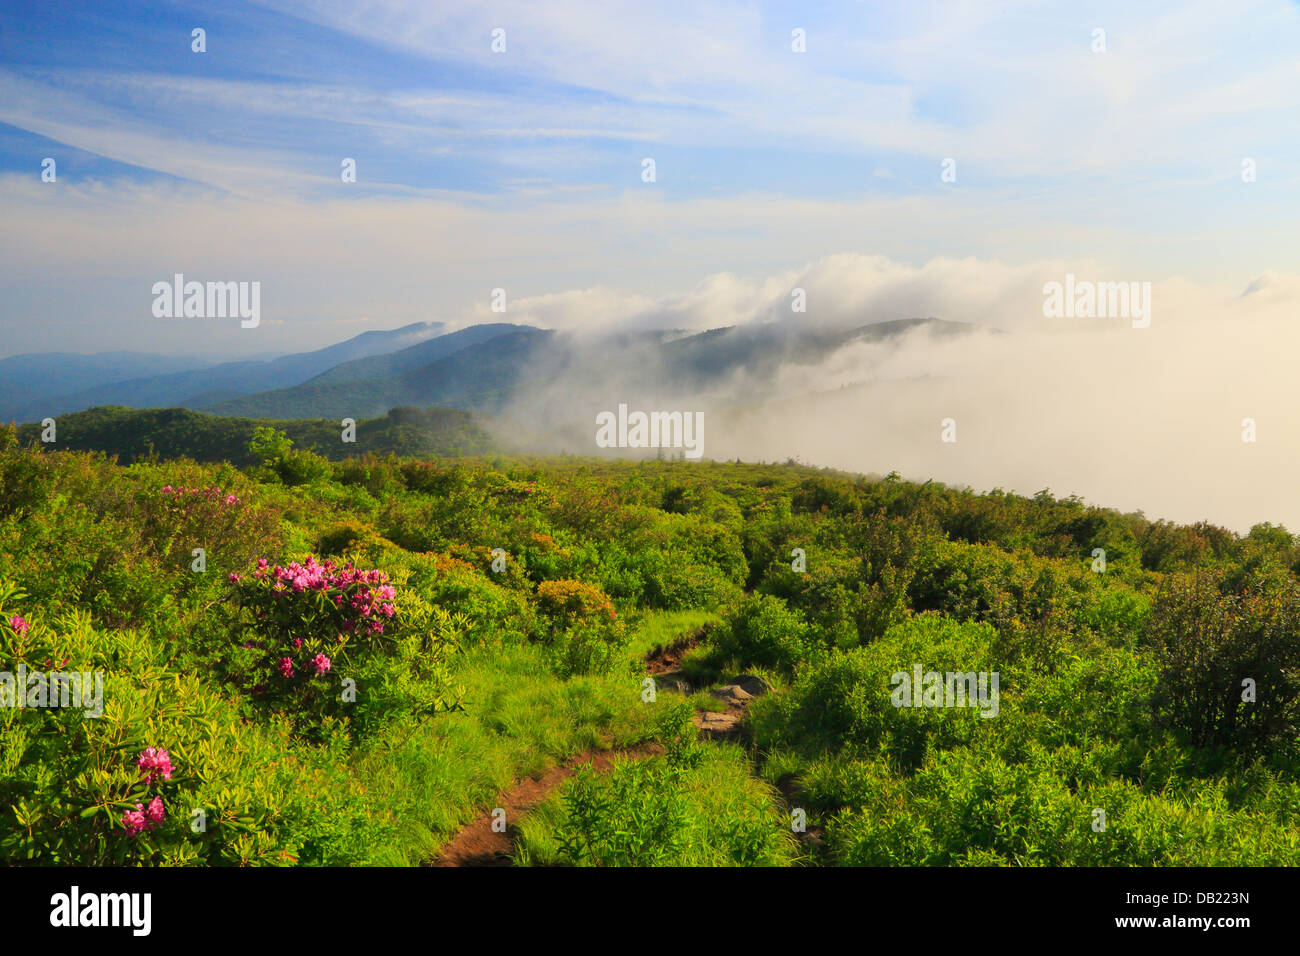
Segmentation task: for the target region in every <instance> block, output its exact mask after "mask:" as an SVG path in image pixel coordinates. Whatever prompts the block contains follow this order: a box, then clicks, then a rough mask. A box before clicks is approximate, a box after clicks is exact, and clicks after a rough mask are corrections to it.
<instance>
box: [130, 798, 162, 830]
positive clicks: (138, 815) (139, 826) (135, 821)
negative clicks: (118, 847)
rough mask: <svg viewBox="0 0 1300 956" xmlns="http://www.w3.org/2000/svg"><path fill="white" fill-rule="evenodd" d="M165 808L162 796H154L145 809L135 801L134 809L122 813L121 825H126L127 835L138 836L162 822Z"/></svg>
mask: <svg viewBox="0 0 1300 956" xmlns="http://www.w3.org/2000/svg"><path fill="white" fill-rule="evenodd" d="M166 815H167V809H166V807H164V806H163V799H162V797H154V798H153V799H152V800H150V801H149V806H148V808H147V809H146V807H145V805H144V804H143V803H137V804H136V805H135V809H134V810H128V811H126V813H124V814H122V826H124V827H126V835H127V836H139V835H140V834H141V833H143V832H144V831H146V830H152V829H154V828H155V827H157V826H158V825H159V824H161V823H162V822H163V817H165V816H166Z"/></svg>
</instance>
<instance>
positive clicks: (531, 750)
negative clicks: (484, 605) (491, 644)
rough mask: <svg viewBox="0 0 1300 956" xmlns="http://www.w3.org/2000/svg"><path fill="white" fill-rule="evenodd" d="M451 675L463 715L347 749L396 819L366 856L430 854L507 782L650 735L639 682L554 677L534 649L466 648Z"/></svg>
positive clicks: (650, 709) (402, 858)
mask: <svg viewBox="0 0 1300 956" xmlns="http://www.w3.org/2000/svg"><path fill="white" fill-rule="evenodd" d="M457 680H458V681H459V682H460V683H462V684H464V685H465V687H466V699H465V710H464V711H463V712H461V713H455V714H451V715H448V716H443V717H439V718H437V719H436V720H424V721H420V722H418V723H417V722H412V723H411V724H410V725H409V726H407V727H405V728H401V729H394V730H393V732H392V733H390V734H387V735H386V737H385V739H384V740H383V741H380V742H377V743H376V745H375V746H374V747H373V748H372V749H369V750H364V751H362V752H359V753H358V754H357V755H356V756H355V772H356V774H357V775H358V776H360V777H362V778H366V779H372V780H375V781H382V783H381V784H379V785H380V786H382V788H383V797H384V800H385V802H386V803H387V805H388V806H389V807H390V809H391V811H392V812H393V814H394V815H395V817H396V822H397V824H398V826H397V830H398V832H397V833H396V834H395V842H394V843H392V844H391V845H385V846H377V847H375V850H374V859H373V861H372V862H376V863H388V864H395V865H403V864H417V863H419V862H422V861H425V860H429V859H432V858H433V857H435V856H436V855H437V852H438V850H439V848H440V847H441V846H442V844H443V843H445V842H446V841H447V840H448V839H449V838H450V837H451V836H452V835H454V834H455V833H456V831H457V830H458V829H459V828H460V827H462V826H464V825H465V824H466V823H468V822H469V821H471V820H473V819H474V818H475V817H476V816H478V815H479V814H481V813H483V812H485V811H487V810H490V809H491V808H492V807H493V806H495V805H496V804H495V803H494V801H495V799H496V798H497V796H498V794H500V793H501V792H502V791H504V790H506V789H508V788H509V787H510V786H511V784H513V783H514V782H515V781H517V780H520V779H522V778H525V777H528V776H536V775H540V774H541V773H543V772H544V771H545V770H546V769H548V768H549V767H551V766H554V765H556V764H558V763H561V762H563V761H564V760H565V759H566V758H568V757H571V756H574V755H576V754H579V753H583V752H584V751H587V750H592V749H607V748H616V747H623V746H631V745H635V744H638V743H642V742H645V741H647V740H650V739H652V738H653V737H654V735H655V723H654V720H655V717H656V711H655V709H654V705H651V704H643V703H642V702H641V686H640V681H639V679H637V678H636V677H634V676H631V675H600V676H591V677H575V678H572V679H570V680H561V679H560V678H558V677H556V676H555V675H554V674H553V673H552V672H551V671H550V670H548V669H547V667H546V664H545V660H544V657H543V654H542V651H541V650H540V649H539V648H537V647H536V646H516V647H506V648H503V649H493V650H490V651H489V650H481V651H471V652H470V653H468V654H467V655H466V657H465V658H464V659H463V661H462V664H461V667H460V669H459V671H458V674H457Z"/></svg>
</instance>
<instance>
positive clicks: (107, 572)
mask: <svg viewBox="0 0 1300 956" xmlns="http://www.w3.org/2000/svg"><path fill="white" fill-rule="evenodd" d="M63 422H64V420H62V419H61V420H60V444H62V443H63V441H64V439H63V435H64V431H63V428H64V424H63ZM186 422H188V424H186ZM181 423H182V426H183V427H192V426H193V421H192V420H187V419H182V420H181ZM331 424H332V423H331ZM287 427H288V426H287V425H286V428H287ZM332 434H336V433H334V432H332ZM252 437H253V440H252V443H251V445H252V447H251V449H250V448H249V447H247V446H246V447H245V448H244V450H243V451H242V452H240V453H238V454H235V453H233V452H232V453H230V457H232V458H235V459H236V460H237V461H245V460H247V461H249V464H248V465H247V466H246V467H243V468H240V467H236V465H233V464H229V463H214V464H198V463H195V462H194V461H191V460H148V461H140V462H137V463H135V464H131V465H129V466H124V465H119V464H116V463H114V462H113V461H111V460H108V459H106V458H105V457H104V456H102V455H95V454H91V453H84V452H77V451H66V450H65V451H54V452H51V451H46V450H44V449H43V448H42V447H41V446H40V445H39V443H37V444H34V445H33V444H31V442H30V440H29V438H28V436H27V433H24V434H23V438H22V440H21V441H20V439H19V436H18V435H17V434H16V433H15V431H14V430H13V429H6V430H4V431H2V432H0V443H2V444H3V448H2V449H0V582H2V583H0V655H3V659H4V660H5V661H6V662H7V663H6V665H5V666H6V667H8V668H9V669H10V670H11V671H16V670H17V667H18V665H20V664H21V665H23V666H25V668H27V669H28V671H29V672H30V671H51V670H54V669H55V668H61V669H63V670H66V671H78V672H82V671H84V672H87V673H101V674H103V675H104V677H105V688H104V693H103V700H102V716H99V717H96V718H90V717H85V716H83V715H82V714H81V713H79V712H76V711H74V710H68V709H59V708H50V707H45V708H38V707H31V708H18V707H3V708H0V762H2V763H3V773H0V860H3V861H4V862H7V863H82V864H94V863H107V862H142V863H186V864H207V865H218V864H239V863H262V864H352V863H390V864H421V863H431V862H434V861H438V860H441V861H443V862H447V861H449V860H450V861H452V862H455V861H456V860H469V859H470V858H471V857H472V854H469V852H468V851H467V850H466V851H464V852H463V853H462V851H461V849H459V848H463V847H464V846H465V845H466V844H467V842H470V843H472V841H467V838H466V836H465V835H466V834H467V833H471V831H472V829H473V827H474V826H475V825H476V821H479V820H481V819H483V818H484V817H485V815H488V814H491V812H492V811H493V809H494V808H497V807H504V808H507V809H506V811H505V812H506V813H507V814H516V813H517V812H519V811H517V810H516V807H518V806H522V804H520V803H519V802H518V801H517V800H514V799H513V798H512V797H511V794H512V793H513V789H512V788H514V787H515V785H516V783H517V782H518V781H520V780H523V779H528V778H532V777H542V775H543V774H544V773H545V772H546V771H547V770H548V768H556V767H564V768H568V769H566V770H564V771H563V773H560V772H559V771H555V773H556V774H559V775H558V776H557V777H556V781H557V782H556V783H555V786H554V788H553V789H552V790H550V791H548V792H547V793H546V795H545V799H544V800H543V801H542V802H541V803H540V804H538V805H536V806H534V807H532V808H531V809H530V810H528V811H527V812H522V814H521V816H519V817H515V816H512V817H511V819H510V821H509V822H510V824H511V829H510V831H509V834H508V836H502V837H501V839H503V840H506V841H507V847H506V849H505V851H504V852H505V853H507V854H508V856H509V857H510V859H512V860H513V862H514V863H516V864H519V865H524V864H534V865H537V864H551V863H561V864H565V863H570V864H581V865H619V864H629V863H641V864H684V865H691V864H747V865H751V864H762V865H828V864H847V865H854V864H867V865H907V866H910V865H918V866H928V865H987V864H997V865H1040V864H1049V865H1050V864H1077V865H1111V864H1141V865H1174V864H1191V865H1212V864H1228V863H1243V864H1259V865H1263V864H1295V863H1296V862H1297V861H1298V860H1300V856H1298V853H1300V843H1298V842H1297V841H1298V838H1300V754H1298V753H1297V748H1296V744H1297V724H1296V719H1297V707H1298V705H1300V685H1298V680H1300V581H1297V577H1296V575H1297V571H1298V570H1300V546H1298V545H1297V543H1296V541H1295V540H1294V539H1293V538H1292V537H1291V535H1290V534H1289V533H1287V532H1286V531H1285V530H1284V529H1282V528H1278V527H1273V526H1268V525H1262V526H1259V527H1256V528H1254V529H1253V530H1252V531H1251V533H1250V534H1249V535H1246V536H1238V535H1234V534H1232V533H1230V532H1228V531H1225V530H1223V529H1221V528H1216V527H1212V526H1207V525H1196V526H1177V525H1171V524H1168V523H1161V522H1151V521H1148V520H1146V519H1144V518H1143V517H1141V516H1140V515H1126V514H1120V513H1117V512H1114V511H1109V510H1105V509H1102V508H1096V507H1090V506H1087V505H1085V504H1084V503H1083V502H1081V501H1078V500H1074V499H1065V500H1060V499H1056V498H1054V497H1053V496H1052V495H1051V494H1049V493H1047V492H1043V493H1041V494H1039V495H1037V496H1035V497H1033V498H1025V497H1019V496H1015V495H1009V494H1003V493H1000V492H993V493H989V494H975V493H972V492H969V491H962V490H954V489H950V488H945V487H941V486H937V485H934V484H925V485H920V484H914V483H909V482H906V481H903V480H900V479H898V478H897V477H896V476H892V475H891V476H889V477H886V478H883V479H879V480H868V479H865V478H861V477H855V476H850V475H843V474H837V473H832V472H823V471H817V470H814V469H811V468H807V467H801V466H796V465H785V466H778V465H758V464H739V463H735V464H727V463H689V462H665V461H654V462H649V461H647V462H640V463H628V462H609V461H584V460H575V459H518V458H511V459H497V460H492V461H489V460H486V459H483V458H456V459H450V458H442V459H439V460H430V459H429V458H427V457H425V458H416V457H409V458H401V459H398V458H392V459H387V460H382V459H379V458H377V457H375V456H361V457H355V458H350V459H347V460H343V461H335V462H328V461H325V460H324V459H322V458H319V457H316V456H313V455H310V454H309V453H307V452H301V451H299V450H298V449H297V447H296V446H290V445H289V444H288V443H287V442H286V440H285V436H284V435H283V434H281V433H278V432H275V431H274V430H271V429H264V430H262V431H258V432H257V433H256V434H255V436H252ZM299 437H300V438H303V439H304V440H303V441H300V442H298V444H299V445H301V444H310V442H309V441H307V440H306V439H305V438H304V436H299ZM70 438H71V436H69V440H70ZM204 441H206V442H209V443H210V444H209V445H202V446H201V447H202V448H208V449H209V450H212V451H214V453H215V450H216V448H217V446H218V444H220V443H221V442H227V441H234V438H233V437H226V438H221V439H220V440H218V439H217V438H215V437H214V438H211V439H204ZM129 444H130V443H129V442H125V443H124V444H123V446H122V449H123V450H126V449H127V448H128V446H129ZM182 447H194V448H196V451H197V450H199V449H200V446H194V445H191V446H184V445H183V446H182ZM221 447H222V448H224V447H225V445H221ZM131 450H132V452H133V453H134V451H135V449H134V448H132V449H131ZM154 450H155V451H157V452H159V453H160V454H166V453H168V452H169V451H170V449H164V448H161V447H157V445H156V444H155V449H154ZM223 453H224V452H223ZM647 670H649V672H650V674H651V676H650V677H647ZM931 671H936V672H941V673H944V672H957V673H959V674H960V673H971V674H972V676H973V675H974V674H976V673H978V674H981V675H989V676H992V675H996V676H997V679H998V682H997V684H996V685H995V687H996V690H995V693H996V697H992V698H984V697H981V698H980V700H979V701H978V703H979V704H980V706H978V707H976V706H961V705H958V706H942V705H937V704H936V705H934V706H931V704H934V703H935V702H933V701H929V700H928V699H927V700H925V701H923V702H922V703H924V706H922V705H921V704H917V705H915V706H913V705H911V704H909V703H903V704H900V702H899V697H898V675H900V674H902V675H911V674H913V673H916V672H931ZM741 688H747V690H743V691H740V690H739V689H741ZM710 690H713V691H716V693H710V692H709V691H710ZM0 693H3V686H0ZM918 696H919V688H918ZM936 700H938V698H936ZM986 705H987V706H986ZM723 718H727V719H725V720H724V719H723ZM732 718H734V719H732ZM724 724H725V725H726V727H727V729H726V730H725V731H723V730H716V731H715V730H711V729H710V728H714V727H722V726H723V725H724ZM602 751H603V752H606V753H607V754H612V755H621V756H618V757H617V759H612V760H609V759H606V760H605V761H604V763H600V764H598V765H597V764H593V765H592V766H591V767H588V768H586V769H581V770H578V772H576V773H574V774H572V775H569V774H570V771H571V770H572V769H573V768H574V761H575V759H578V758H580V757H582V756H583V755H590V754H592V752H602ZM458 854H459V855H458Z"/></svg>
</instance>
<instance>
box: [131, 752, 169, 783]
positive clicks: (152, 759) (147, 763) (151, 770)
mask: <svg viewBox="0 0 1300 956" xmlns="http://www.w3.org/2000/svg"><path fill="white" fill-rule="evenodd" d="M135 763H136V766H138V767H139V768H140V772H141V773H143V774H144V775H145V777H144V782H145V783H146V784H149V783H153V782H154V781H155V780H157V779H158V778H159V777H161V778H162V779H163V780H170V779H171V778H172V758H171V756H170V755H169V754H168V753H167V751H165V750H162V749H161V748H158V747H146V748H145V749H144V750H142V751H140V756H139V758H138V759H137V760H136V762H135Z"/></svg>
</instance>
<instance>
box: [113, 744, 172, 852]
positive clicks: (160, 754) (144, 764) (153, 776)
mask: <svg viewBox="0 0 1300 956" xmlns="http://www.w3.org/2000/svg"><path fill="white" fill-rule="evenodd" d="M135 764H136V766H137V767H139V768H140V773H141V775H142V777H143V783H144V785H145V786H146V787H147V786H149V785H150V784H152V783H154V782H156V781H158V780H170V779H171V778H172V758H171V755H170V754H168V753H167V751H166V750H163V749H162V748H161V747H145V748H144V750H142V751H140V756H139V757H137V758H136V761H135ZM166 816H167V808H166V806H164V804H163V798H162V797H161V796H155V797H154V798H153V799H152V800H150V801H149V806H147V807H146V806H145V805H144V804H143V803H137V804H136V805H135V809H134V810H127V811H126V812H125V813H123V814H122V826H123V827H124V828H125V829H126V835H127V836H139V835H140V834H141V833H144V832H145V831H146V830H153V829H156V828H157V827H158V826H160V825H161V824H162V822H163V818H164V817H166Z"/></svg>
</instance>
